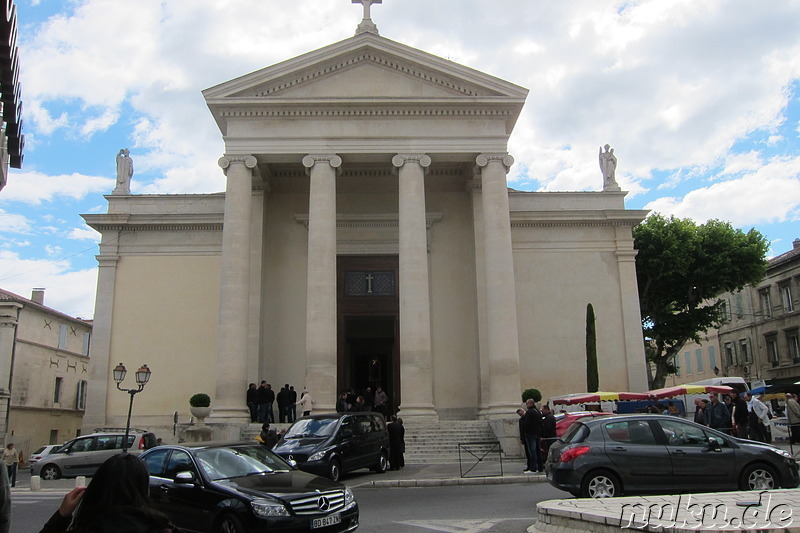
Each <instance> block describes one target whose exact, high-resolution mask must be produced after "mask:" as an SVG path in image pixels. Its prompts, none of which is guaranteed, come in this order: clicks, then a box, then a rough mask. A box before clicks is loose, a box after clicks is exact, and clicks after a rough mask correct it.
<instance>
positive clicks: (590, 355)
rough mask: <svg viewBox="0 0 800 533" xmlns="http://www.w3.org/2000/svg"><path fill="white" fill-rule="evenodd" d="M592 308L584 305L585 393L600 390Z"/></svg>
mask: <svg viewBox="0 0 800 533" xmlns="http://www.w3.org/2000/svg"><path fill="white" fill-rule="evenodd" d="M594 322H595V321H594V308H593V307H592V304H587V305H586V391H587V392H597V391H598V390H600V376H599V375H598V373H597V331H596V329H595V323H594Z"/></svg>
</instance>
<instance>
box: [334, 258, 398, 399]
mask: <svg viewBox="0 0 800 533" xmlns="http://www.w3.org/2000/svg"><path fill="white" fill-rule="evenodd" d="M397 265H398V261H397V256H340V257H339V258H338V284H337V285H338V292H339V301H338V315H339V320H338V339H339V340H338V344H339V348H338V358H337V359H338V368H337V389H338V390H339V391H342V390H350V389H353V390H354V391H355V393H356V394H357V395H358V394H364V393H366V390H367V388H369V389H371V391H372V393H373V394H374V392H375V388H376V387H378V386H380V387H381V388H383V390H384V391H385V392H386V394H387V395H388V397H389V400H390V406H391V407H394V406H397V405H399V404H400V361H399V353H400V348H399V342H398V328H399V324H398V310H399V299H398V294H397ZM368 402H369V401H368Z"/></svg>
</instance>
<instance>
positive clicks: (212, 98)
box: [203, 33, 528, 110]
mask: <svg viewBox="0 0 800 533" xmlns="http://www.w3.org/2000/svg"><path fill="white" fill-rule="evenodd" d="M527 92H528V91H527V90H526V89H524V88H522V87H519V86H517V85H514V84H512V83H509V82H506V81H504V80H501V79H499V78H496V77H493V76H489V75H487V74H484V73H482V72H478V71H476V70H474V69H471V68H468V67H464V66H462V65H458V64H456V63H453V62H451V61H447V60H445V59H442V58H440V57H437V56H434V55H432V54H428V53H426V52H423V51H421V50H417V49H415V48H412V47H409V46H406V45H403V44H400V43H397V42H394V41H391V40H389V39H385V38H383V37H380V36H378V35H374V34H370V33H364V34H360V35H357V36H355V37H352V38H350V39H347V40H344V41H341V42H339V43H335V44H332V45H330V46H327V47H325V48H322V49H319V50H316V51H313V52H309V53H307V54H304V55H301V56H298V57H296V58H293V59H290V60H288V61H284V62H282V63H278V64H276V65H273V66H271V67H267V68H264V69H261V70H258V71H256V72H253V73H251V74H247V75H245V76H242V77H240V78H236V79H234V80H231V81H229V82H226V83H223V84H220V85H217V86H215V87H212V88H210V89H206V90H205V91H203V95H204V96H205V98H206V101H207V102H208V105H209V107H211V108H212V110H213V108H214V106H218V105H235V104H241V105H253V104H256V105H257V104H259V103H261V104H265V103H267V102H265V99H272V100H283V101H285V100H294V101H303V100H316V99H334V100H342V101H350V102H352V101H353V100H362V99H371V100H374V99H381V98H387V99H397V98H406V99H416V100H427V99H434V100H435V99H451V100H452V99H456V100H459V99H466V100H469V101H470V102H473V103H475V100H476V99H478V100H482V99H489V100H496V99H500V100H507V99H511V100H517V101H518V102H519V104H520V107H521V104H522V102H524V99H525V96H526V95H527Z"/></svg>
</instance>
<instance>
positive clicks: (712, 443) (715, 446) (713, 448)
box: [708, 437, 722, 452]
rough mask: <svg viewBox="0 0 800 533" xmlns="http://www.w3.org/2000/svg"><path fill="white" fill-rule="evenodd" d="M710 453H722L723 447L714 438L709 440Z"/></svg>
mask: <svg viewBox="0 0 800 533" xmlns="http://www.w3.org/2000/svg"><path fill="white" fill-rule="evenodd" d="M708 451H710V452H721V451H722V446H721V445H720V443H719V441H718V440H717V439H716V438H714V437H709V438H708Z"/></svg>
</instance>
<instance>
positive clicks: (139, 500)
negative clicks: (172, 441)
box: [40, 453, 178, 533]
mask: <svg viewBox="0 0 800 533" xmlns="http://www.w3.org/2000/svg"><path fill="white" fill-rule="evenodd" d="M148 479H149V474H148V473H147V466H145V464H144V463H143V462H142V460H141V459H139V458H138V457H137V456H135V455H130V454H128V453H122V454H119V455H115V456H113V457H111V458H109V459H108V460H106V462H105V463H103V464H102V465H101V466H100V468H99V469H98V470H97V473H96V474H95V475H94V477H93V478H92V481H91V483H89V486H88V487H86V488H85V489H84V488H83V487H79V488H75V489H73V490H72V491H71V492H70V493H69V494H67V495H66V496H64V500H63V501H62V502H61V506H60V507H59V508H58V511H56V512H55V513H54V514H53V516H52V517H51V518H50V520H48V521H47V523H46V524H45V525H44V528H42V531H41V532H40V533H66V532H70V533H72V532H74V533H105V532H112V531H113V532H114V533H177V531H178V530H177V528H175V526H173V525H172V524H171V523H170V521H169V519H168V518H167V517H166V516H165V515H164V514H162V513H160V512H159V511H156V510H155V509H153V508H152V507H151V506H150V497H149V491H148ZM73 512H74V516H73Z"/></svg>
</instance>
